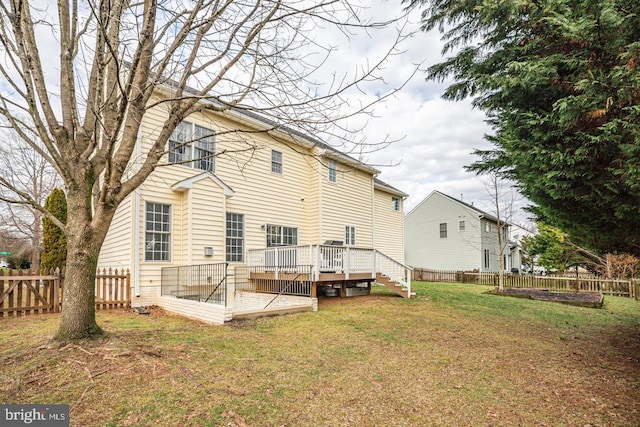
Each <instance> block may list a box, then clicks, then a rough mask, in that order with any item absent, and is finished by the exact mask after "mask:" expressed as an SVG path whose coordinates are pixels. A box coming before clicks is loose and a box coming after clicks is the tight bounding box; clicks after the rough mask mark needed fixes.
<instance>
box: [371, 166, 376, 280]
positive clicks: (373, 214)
mask: <svg viewBox="0 0 640 427" xmlns="http://www.w3.org/2000/svg"><path fill="white" fill-rule="evenodd" d="M376 176H378V174H374V175H373V178H372V179H371V246H372V247H373V272H372V273H373V277H372V278H373V279H375V278H376V276H377V274H378V251H377V249H376Z"/></svg>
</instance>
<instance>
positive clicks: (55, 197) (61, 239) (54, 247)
mask: <svg viewBox="0 0 640 427" xmlns="http://www.w3.org/2000/svg"><path fill="white" fill-rule="evenodd" d="M44 207H45V209H46V210H47V211H49V212H50V213H51V214H52V215H53V216H55V217H56V218H58V219H59V220H60V221H62V223H66V222H67V197H66V196H65V194H64V191H62V189H60V188H54V189H53V191H52V192H51V194H49V197H47V200H46V202H45V204H44ZM42 233H43V245H42V255H41V258H40V269H41V270H43V269H46V268H56V267H60V268H64V266H65V265H66V263H67V237H66V236H65V234H64V232H63V231H62V230H61V229H60V228H58V227H57V226H56V225H55V224H54V223H53V222H52V221H51V220H49V219H48V218H46V217H45V218H44V219H43V220H42Z"/></svg>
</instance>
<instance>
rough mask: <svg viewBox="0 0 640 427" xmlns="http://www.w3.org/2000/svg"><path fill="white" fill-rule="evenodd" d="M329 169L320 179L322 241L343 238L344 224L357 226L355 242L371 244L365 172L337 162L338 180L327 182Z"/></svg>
mask: <svg viewBox="0 0 640 427" xmlns="http://www.w3.org/2000/svg"><path fill="white" fill-rule="evenodd" d="M327 175H328V170H325V171H324V179H323V182H322V196H321V197H322V205H321V210H320V215H321V218H322V219H321V242H320V243H322V242H324V241H325V240H340V241H343V242H344V240H345V227H346V226H347V225H350V226H355V227H356V244H355V246H359V247H373V226H372V220H373V216H372V213H373V211H372V209H373V200H372V191H373V187H372V181H373V177H372V175H370V174H367V173H365V172H362V171H359V170H356V169H353V168H350V167H349V166H346V165H343V164H340V163H338V177H337V182H336V183H332V182H329V179H328V176H327Z"/></svg>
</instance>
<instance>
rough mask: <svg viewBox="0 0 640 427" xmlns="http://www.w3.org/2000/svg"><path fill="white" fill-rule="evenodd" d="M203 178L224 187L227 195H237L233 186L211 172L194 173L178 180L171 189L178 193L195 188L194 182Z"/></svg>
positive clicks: (223, 189)
mask: <svg viewBox="0 0 640 427" xmlns="http://www.w3.org/2000/svg"><path fill="white" fill-rule="evenodd" d="M203 179H210V180H211V181H213V182H214V183H215V184H216V185H218V186H219V187H220V188H222V191H223V192H224V195H225V196H228V197H231V196H235V194H236V193H235V192H234V191H233V189H232V188H231V187H229V186H228V185H227V184H225V183H224V182H223V181H222V180H221V179H220V178H218V177H217V176H215V175H214V174H212V173H211V172H202V173H201V174H198V175H194V176H192V177H191V178H187V179H183V180H182V181H178V182H176V183H175V184H173V185H172V186H171V190H172V191H175V192H178V193H182V192H183V191H187V190H190V189H191V188H193V184H194V183H196V182H199V181H202V180H203Z"/></svg>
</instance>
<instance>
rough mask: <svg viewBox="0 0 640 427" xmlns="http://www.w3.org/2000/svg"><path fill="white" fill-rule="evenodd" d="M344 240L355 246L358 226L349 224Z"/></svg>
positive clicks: (347, 243)
mask: <svg viewBox="0 0 640 427" xmlns="http://www.w3.org/2000/svg"><path fill="white" fill-rule="evenodd" d="M344 230H345V231H344V242H345V244H346V245H350V246H353V245H355V244H356V227H354V226H353V225H347V226H346V227H345V229H344Z"/></svg>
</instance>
